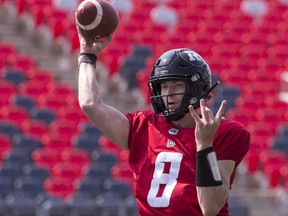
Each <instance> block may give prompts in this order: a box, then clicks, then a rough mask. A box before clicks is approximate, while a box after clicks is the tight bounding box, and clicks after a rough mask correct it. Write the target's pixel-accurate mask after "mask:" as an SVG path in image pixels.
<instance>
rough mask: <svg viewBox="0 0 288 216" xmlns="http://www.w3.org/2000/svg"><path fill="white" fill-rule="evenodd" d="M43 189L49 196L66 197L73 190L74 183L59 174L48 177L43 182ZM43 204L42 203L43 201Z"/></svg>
mask: <svg viewBox="0 0 288 216" xmlns="http://www.w3.org/2000/svg"><path fill="white" fill-rule="evenodd" d="M43 186H44V190H45V191H46V192H47V193H48V194H50V195H51V196H56V197H58V198H61V199H66V198H68V197H69V196H71V195H72V194H73V193H74V192H75V185H73V184H72V182H71V180H68V181H67V179H63V178H61V177H59V176H55V177H50V178H48V179H46V180H45V181H44V182H43ZM43 204H44V203H43Z"/></svg>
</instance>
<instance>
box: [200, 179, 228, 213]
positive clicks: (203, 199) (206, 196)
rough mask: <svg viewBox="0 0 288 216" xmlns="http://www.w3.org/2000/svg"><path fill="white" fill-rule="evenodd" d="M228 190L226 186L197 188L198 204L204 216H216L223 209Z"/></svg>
mask: <svg viewBox="0 0 288 216" xmlns="http://www.w3.org/2000/svg"><path fill="white" fill-rule="evenodd" d="M228 193H229V192H228V190H227V188H226V186H225V185H224V184H222V185H220V186H213V187H212V186H211V187H197V197H198V202H199V205H200V207H201V210H202V212H203V215H204V216H215V215H217V214H218V213H219V211H220V210H221V209H222V208H223V206H224V204H225V202H226V200H227V198H228Z"/></svg>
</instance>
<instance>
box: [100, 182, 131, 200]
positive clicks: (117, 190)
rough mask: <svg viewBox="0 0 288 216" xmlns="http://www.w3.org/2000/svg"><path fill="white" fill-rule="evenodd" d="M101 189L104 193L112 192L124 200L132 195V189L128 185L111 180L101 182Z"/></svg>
mask: <svg viewBox="0 0 288 216" xmlns="http://www.w3.org/2000/svg"><path fill="white" fill-rule="evenodd" d="M103 189H104V190H105V191H106V192H112V193H113V194H115V196H117V197H119V198H121V199H125V198H126V197H128V196H129V195H130V194H132V188H131V186H130V185H129V184H127V183H126V182H122V181H119V180H116V179H113V178H109V179H106V180H105V181H104V182H103Z"/></svg>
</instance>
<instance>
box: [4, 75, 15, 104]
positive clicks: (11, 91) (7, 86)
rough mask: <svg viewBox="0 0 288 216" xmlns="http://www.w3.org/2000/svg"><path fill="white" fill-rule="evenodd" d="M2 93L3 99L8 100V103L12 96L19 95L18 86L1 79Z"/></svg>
mask: <svg viewBox="0 0 288 216" xmlns="http://www.w3.org/2000/svg"><path fill="white" fill-rule="evenodd" d="M0 93H1V96H2V97H4V98H6V99H7V100H6V101H7V102H8V101H9V98H10V97H11V96H13V95H16V94H17V91H16V86H15V85H14V84H13V83H11V82H9V81H6V80H3V79H1V80H0Z"/></svg>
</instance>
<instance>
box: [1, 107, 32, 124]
mask: <svg viewBox="0 0 288 216" xmlns="http://www.w3.org/2000/svg"><path fill="white" fill-rule="evenodd" d="M0 112H1V117H2V119H6V120H7V121H9V122H15V124H20V123H21V122H23V121H27V120H28V119H29V112H28V111H27V110H26V109H25V108H22V107H15V106H6V107H3V108H0Z"/></svg>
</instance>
